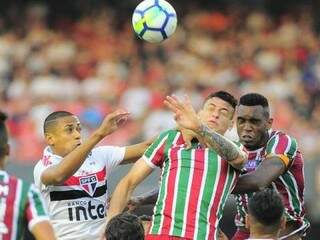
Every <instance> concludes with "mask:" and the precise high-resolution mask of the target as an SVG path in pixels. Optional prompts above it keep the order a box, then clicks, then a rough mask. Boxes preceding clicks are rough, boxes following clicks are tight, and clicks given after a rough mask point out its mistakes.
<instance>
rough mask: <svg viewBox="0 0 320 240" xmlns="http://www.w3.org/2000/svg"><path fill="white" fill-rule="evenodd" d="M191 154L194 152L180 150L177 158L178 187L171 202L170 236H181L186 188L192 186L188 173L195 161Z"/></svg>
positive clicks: (186, 200)
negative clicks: (172, 213) (172, 211)
mask: <svg viewBox="0 0 320 240" xmlns="http://www.w3.org/2000/svg"><path fill="white" fill-rule="evenodd" d="M178 153H179V152H178ZM192 153H194V151H191V150H181V152H180V156H178V161H179V167H178V172H177V174H179V175H178V176H177V179H178V186H177V188H176V189H175V190H176V193H175V195H174V197H175V199H176V201H175V202H173V207H174V206H175V212H174V215H173V216H172V219H174V225H173V229H172V231H171V232H172V233H173V234H172V235H174V236H181V233H182V228H183V224H184V223H185V222H186V219H185V217H186V216H185V215H186V214H187V213H186V211H185V205H186V204H187V203H188V201H189V198H188V197H187V193H188V188H190V187H191V184H192V182H191V181H192V179H190V172H191V170H192V168H191V162H194V161H195V160H194V156H192Z"/></svg>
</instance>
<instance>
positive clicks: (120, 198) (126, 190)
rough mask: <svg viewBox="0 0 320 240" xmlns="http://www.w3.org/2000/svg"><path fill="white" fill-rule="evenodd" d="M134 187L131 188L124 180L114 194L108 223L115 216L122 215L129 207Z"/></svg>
mask: <svg viewBox="0 0 320 240" xmlns="http://www.w3.org/2000/svg"><path fill="white" fill-rule="evenodd" d="M133 190H134V187H131V186H130V184H129V181H127V180H126V179H123V180H122V181H121V182H120V183H119V184H118V186H117V187H116V189H115V190H114V192H113V194H112V198H111V201H110V207H109V210H108V214H107V222H108V221H109V220H110V219H111V218H113V217H114V216H116V215H118V214H120V213H121V212H122V211H123V210H124V208H125V207H126V206H127V204H128V202H129V199H130V197H131V195H132V192H133Z"/></svg>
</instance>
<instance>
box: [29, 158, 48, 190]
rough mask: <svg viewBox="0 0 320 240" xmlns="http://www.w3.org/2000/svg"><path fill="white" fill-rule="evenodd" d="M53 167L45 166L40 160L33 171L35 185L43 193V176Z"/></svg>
mask: <svg viewBox="0 0 320 240" xmlns="http://www.w3.org/2000/svg"><path fill="white" fill-rule="evenodd" d="M50 166H51V165H44V164H43V162H42V160H40V161H39V162H38V163H37V164H36V166H35V167H34V169H33V178H34V183H35V185H36V186H37V187H38V188H39V189H40V191H42V190H43V189H44V188H45V185H44V184H43V183H42V182H41V175H42V173H43V172H44V170H46V169H47V168H48V167H50Z"/></svg>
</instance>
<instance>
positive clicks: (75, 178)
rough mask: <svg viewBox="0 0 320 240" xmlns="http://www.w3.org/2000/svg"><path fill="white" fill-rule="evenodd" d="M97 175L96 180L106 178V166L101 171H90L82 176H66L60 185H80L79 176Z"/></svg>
mask: <svg viewBox="0 0 320 240" xmlns="http://www.w3.org/2000/svg"><path fill="white" fill-rule="evenodd" d="M94 175H96V176H97V179H98V182H100V181H104V180H105V178H106V168H103V169H102V170H101V171H99V172H96V173H90V174H88V175H83V176H71V177H70V178H68V179H67V180H66V181H65V182H64V183H63V184H62V186H74V185H80V178H82V177H90V176H94Z"/></svg>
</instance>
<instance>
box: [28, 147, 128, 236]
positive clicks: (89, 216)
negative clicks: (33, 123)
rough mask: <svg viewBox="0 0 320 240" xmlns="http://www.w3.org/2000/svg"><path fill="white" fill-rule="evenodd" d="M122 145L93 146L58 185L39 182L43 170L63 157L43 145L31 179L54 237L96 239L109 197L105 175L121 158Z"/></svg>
mask: <svg viewBox="0 0 320 240" xmlns="http://www.w3.org/2000/svg"><path fill="white" fill-rule="evenodd" d="M124 154H125V148H124V147H114V146H103V147H97V148H94V149H93V150H92V151H91V152H90V154H88V156H87V159H86V160H85V162H84V163H83V164H82V166H81V167H80V168H79V169H78V171H77V172H76V173H75V174H74V175H73V176H71V177H70V178H69V179H68V180H66V181H65V182H64V183H63V184H61V185H58V186H53V185H50V186H46V185H44V184H43V183H42V182H41V174H42V173H43V171H44V170H45V169H46V168H48V167H50V166H52V165H55V164H58V163H59V162H60V161H61V160H62V157H60V156H57V155H55V154H53V153H52V152H51V149H50V148H49V147H47V148H45V150H44V154H43V158H42V159H41V160H40V161H39V162H38V163H37V165H36V166H35V168H34V181H35V184H36V186H37V187H38V188H39V189H40V191H41V193H42V195H43V197H44V199H45V202H46V204H47V208H48V213H49V216H50V219H51V222H52V224H53V227H54V230H55V232H56V234H57V237H58V238H59V239H61V240H71V239H77V240H82V239H83V240H84V239H98V238H99V235H101V233H102V227H103V224H104V222H105V220H104V218H105V214H106V202H107V198H108V187H107V177H108V175H109V174H110V172H111V171H112V169H114V167H116V166H117V165H118V164H119V163H120V162H121V161H122V160H123V158H124Z"/></svg>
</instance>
